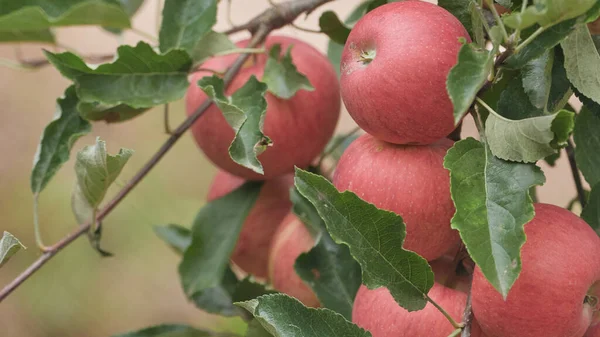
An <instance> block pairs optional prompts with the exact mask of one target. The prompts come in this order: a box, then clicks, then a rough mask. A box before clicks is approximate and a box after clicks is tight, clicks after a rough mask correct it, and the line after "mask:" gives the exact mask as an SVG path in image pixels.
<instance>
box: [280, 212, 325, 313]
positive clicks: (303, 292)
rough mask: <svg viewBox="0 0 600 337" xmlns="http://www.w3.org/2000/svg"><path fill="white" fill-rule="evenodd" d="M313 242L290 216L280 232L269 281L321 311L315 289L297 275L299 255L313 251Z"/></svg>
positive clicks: (304, 229) (299, 223) (300, 223)
mask: <svg viewBox="0 0 600 337" xmlns="http://www.w3.org/2000/svg"><path fill="white" fill-rule="evenodd" d="M314 242H315V241H314V239H313V237H312V236H311V235H310V232H309V231H308V229H306V226H305V225H304V224H303V223H302V221H300V219H298V217H296V215H294V214H293V213H289V214H288V216H286V218H285V219H284V220H283V221H282V222H281V225H280V226H279V228H278V229H277V233H276V234H275V237H274V239H273V243H272V246H271V255H270V257H269V279H270V280H271V283H272V284H273V288H275V289H276V290H278V291H280V292H282V293H285V294H288V295H290V296H293V297H295V298H297V299H298V300H300V302H302V303H304V305H305V306H307V307H318V306H320V303H319V300H318V298H317V296H316V295H315V293H314V292H313V291H312V289H310V288H309V287H308V286H307V285H306V284H305V283H304V281H302V279H301V278H300V276H298V274H296V270H295V269H294V264H295V263H296V259H297V258H298V256H300V254H302V253H305V252H308V251H309V250H311V248H312V247H313V246H314Z"/></svg>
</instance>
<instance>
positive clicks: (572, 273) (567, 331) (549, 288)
mask: <svg viewBox="0 0 600 337" xmlns="http://www.w3.org/2000/svg"><path fill="white" fill-rule="evenodd" d="M525 234H526V235H527V242H526V243H525V245H524V246H523V249H522V251H521V260H522V270H521V274H520V275H519V278H517V281H516V282H515V283H514V285H513V286H512V289H511V290H510V291H509V293H508V297H507V299H506V301H504V300H503V299H502V296H501V295H500V293H498V292H497V291H496V290H495V289H494V288H493V287H492V285H491V284H490V283H489V282H488V281H487V280H486V279H485V277H484V276H483V274H482V273H481V270H480V269H479V268H476V269H475V274H474V275H473V288H472V296H473V313H474V314H475V317H477V320H478V321H479V324H480V325H481V328H482V329H483V331H484V332H485V333H486V334H487V335H488V336H490V337H505V336H511V337H581V336H583V334H584V333H585V331H586V330H587V329H588V327H589V326H590V324H591V323H594V322H598V321H599V320H600V313H599V311H598V309H599V307H598V298H600V238H598V236H597V235H596V233H595V232H594V231H593V230H592V229H591V227H590V226H589V225H588V224H587V223H585V222H584V221H583V220H582V219H580V218H579V217H577V216H575V215H574V214H573V213H571V212H569V211H567V210H565V209H562V208H560V207H557V206H553V205H547V204H536V205H535V217H534V218H533V220H531V221H530V222H529V223H527V224H526V225H525Z"/></svg>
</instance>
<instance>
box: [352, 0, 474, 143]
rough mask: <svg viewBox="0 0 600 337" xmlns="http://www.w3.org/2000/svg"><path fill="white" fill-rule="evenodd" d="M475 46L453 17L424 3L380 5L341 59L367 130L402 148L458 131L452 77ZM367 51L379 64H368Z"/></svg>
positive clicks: (357, 114) (354, 106)
mask: <svg viewBox="0 0 600 337" xmlns="http://www.w3.org/2000/svg"><path fill="white" fill-rule="evenodd" d="M460 37H463V38H465V39H467V41H470V39H469V35H468V33H467V31H466V30H465V28H464V27H463V26H462V24H461V23H460V22H459V21H458V19H456V18H455V17H454V16H453V15H452V14H450V13H449V12H447V11H446V10H445V9H443V8H441V7H438V6H436V5H433V4H430V3H427V2H422V1H402V2H394V3H389V4H386V5H383V6H380V7H378V8H376V9H374V10H373V11H371V12H369V13H368V14H367V15H365V16H364V17H362V18H361V19H360V20H359V21H358V22H357V23H356V25H355V26H354V28H353V29H352V31H351V32H350V35H349V36H348V40H347V41H346V45H345V46H344V51H343V52H342V60H341V77H340V82H341V93H342V99H343V101H344V104H345V105H346V108H347V109H348V112H349V113H350V115H351V116H352V118H353V119H354V121H356V123H357V124H358V125H359V126H360V127H361V128H362V129H363V130H365V131H366V132H367V133H369V134H371V135H373V136H375V137H377V138H378V139H381V140H384V141H387V142H390V143H396V144H431V143H433V142H435V141H437V140H439V139H441V138H444V137H446V136H447V135H448V134H449V133H451V132H452V130H454V128H455V125H454V117H453V106H452V102H451V101H450V98H449V96H448V93H447V91H446V78H447V76H448V72H449V71H450V69H451V68H452V67H453V66H454V65H455V64H456V62H457V57H458V51H459V50H460V48H461V46H462V44H461V43H460V42H459V38H460ZM363 52H367V53H369V52H374V53H376V55H375V56H374V59H373V60H372V61H371V62H370V63H368V64H366V63H365V62H364V61H361V54H362V53H363Z"/></svg>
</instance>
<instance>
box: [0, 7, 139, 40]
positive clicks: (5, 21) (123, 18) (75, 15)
mask: <svg viewBox="0 0 600 337" xmlns="http://www.w3.org/2000/svg"><path fill="white" fill-rule="evenodd" d="M74 25H102V26H106V27H113V28H129V27H130V22H129V16H128V15H127V13H125V11H124V10H123V8H122V7H121V6H120V5H119V4H117V3H115V2H113V1H98V0H61V1H56V0H34V1H14V0H2V1H0V32H14V31H18V32H24V31H36V32H39V31H43V30H46V29H48V28H50V27H60V26H74Z"/></svg>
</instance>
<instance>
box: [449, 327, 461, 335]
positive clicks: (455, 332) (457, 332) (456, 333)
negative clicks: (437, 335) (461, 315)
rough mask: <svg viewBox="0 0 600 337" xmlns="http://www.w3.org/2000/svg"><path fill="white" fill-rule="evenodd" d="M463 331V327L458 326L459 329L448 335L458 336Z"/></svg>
mask: <svg viewBox="0 0 600 337" xmlns="http://www.w3.org/2000/svg"><path fill="white" fill-rule="evenodd" d="M461 331H462V329H460V328H458V329H456V330H454V331H452V333H451V334H449V335H448V337H456V336H458V335H459V334H460V332H461Z"/></svg>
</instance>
